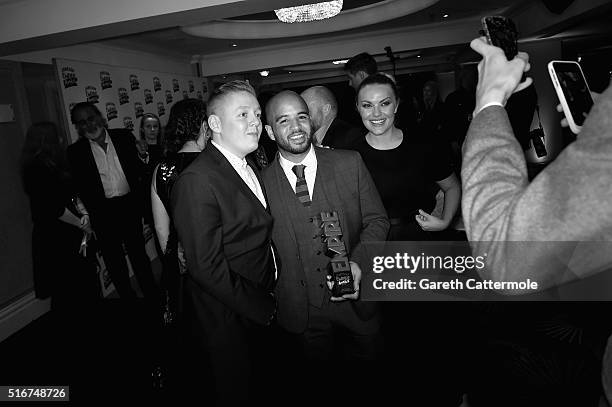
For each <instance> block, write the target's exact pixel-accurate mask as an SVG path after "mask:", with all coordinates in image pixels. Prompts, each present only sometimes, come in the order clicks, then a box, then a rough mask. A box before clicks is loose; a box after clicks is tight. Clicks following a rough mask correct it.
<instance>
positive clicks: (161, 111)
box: [157, 102, 166, 117]
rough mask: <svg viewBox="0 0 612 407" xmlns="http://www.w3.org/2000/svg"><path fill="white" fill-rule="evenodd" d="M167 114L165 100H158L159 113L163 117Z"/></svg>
mask: <svg viewBox="0 0 612 407" xmlns="http://www.w3.org/2000/svg"><path fill="white" fill-rule="evenodd" d="M164 114H166V108H165V107H164V102H157V115H158V116H159V117H162V116H163V115H164Z"/></svg>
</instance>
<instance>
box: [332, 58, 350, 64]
mask: <svg viewBox="0 0 612 407" xmlns="http://www.w3.org/2000/svg"><path fill="white" fill-rule="evenodd" d="M347 62H348V59H338V60H337V61H332V64H334V65H342V64H346V63H347Z"/></svg>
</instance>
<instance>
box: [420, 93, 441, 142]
mask: <svg viewBox="0 0 612 407" xmlns="http://www.w3.org/2000/svg"><path fill="white" fill-rule="evenodd" d="M419 106H420V109H419V111H418V113H417V131H418V132H419V134H420V135H421V136H422V137H425V138H426V139H428V140H436V141H438V140H439V141H442V140H443V139H442V124H443V122H444V103H443V102H442V100H441V99H440V91H439V90H438V83H437V82H436V81H427V82H425V84H424V85H423V96H422V98H421V100H420V103H419Z"/></svg>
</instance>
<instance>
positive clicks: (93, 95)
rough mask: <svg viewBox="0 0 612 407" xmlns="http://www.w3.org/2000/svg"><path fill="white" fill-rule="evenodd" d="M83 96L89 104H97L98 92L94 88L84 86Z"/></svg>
mask: <svg viewBox="0 0 612 407" xmlns="http://www.w3.org/2000/svg"><path fill="white" fill-rule="evenodd" d="M85 96H87V101H88V102H89V103H98V102H99V101H100V96H98V91H97V90H96V87H95V86H86V87H85Z"/></svg>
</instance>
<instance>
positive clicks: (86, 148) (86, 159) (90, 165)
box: [78, 137, 105, 198]
mask: <svg viewBox="0 0 612 407" xmlns="http://www.w3.org/2000/svg"><path fill="white" fill-rule="evenodd" d="M78 142H80V143H81V147H80V149H81V153H80V154H79V156H80V157H82V160H83V172H84V173H85V174H89V175H87V176H85V177H84V178H85V179H86V180H87V183H89V182H92V181H93V183H92V184H91V188H92V190H93V191H92V192H93V193H95V194H96V195H99V196H101V197H102V198H104V197H105V195H104V186H103V185H102V178H100V171H98V165H97V164H96V159H95V158H94V155H93V152H92V151H91V146H90V145H89V140H88V139H87V138H86V137H83V138H81V139H80V140H79V141H78ZM94 180H95V181H94Z"/></svg>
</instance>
